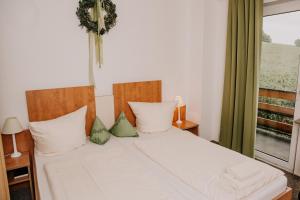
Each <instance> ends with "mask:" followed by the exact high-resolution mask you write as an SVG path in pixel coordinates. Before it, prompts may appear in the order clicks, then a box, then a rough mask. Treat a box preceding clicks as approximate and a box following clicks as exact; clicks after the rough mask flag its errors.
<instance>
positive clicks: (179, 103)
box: [175, 96, 185, 107]
mask: <svg viewBox="0 0 300 200" xmlns="http://www.w3.org/2000/svg"><path fill="white" fill-rule="evenodd" d="M175 101H177V106H179V107H181V106H184V105H185V103H184V102H183V99H182V97H181V96H176V97H175Z"/></svg>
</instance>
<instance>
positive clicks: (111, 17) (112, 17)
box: [76, 0, 117, 35]
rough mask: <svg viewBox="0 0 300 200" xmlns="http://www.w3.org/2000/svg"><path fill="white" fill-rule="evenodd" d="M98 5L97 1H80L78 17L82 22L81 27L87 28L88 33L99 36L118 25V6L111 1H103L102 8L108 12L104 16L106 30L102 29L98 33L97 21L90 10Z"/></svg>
mask: <svg viewBox="0 0 300 200" xmlns="http://www.w3.org/2000/svg"><path fill="white" fill-rule="evenodd" d="M96 4H97V0H80V1H79V7H78V8H77V11H76V15H77V17H78V19H79V21H80V26H81V27H85V28H86V30H87V32H90V31H92V32H94V33H97V34H98V35H104V34H105V33H108V32H109V30H110V29H111V28H113V27H114V26H115V25H116V21H117V14H116V5H115V4H114V3H112V2H111V0H101V5H102V8H103V9H104V10H105V12H106V15H105V16H104V24H105V29H101V30H100V31H99V32H98V23H97V21H93V20H92V18H91V16H90V13H89V10H90V9H92V8H95V7H96Z"/></svg>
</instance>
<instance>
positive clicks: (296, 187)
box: [286, 172, 300, 200]
mask: <svg viewBox="0 0 300 200" xmlns="http://www.w3.org/2000/svg"><path fill="white" fill-rule="evenodd" d="M286 177H287V179H288V186H289V187H291V188H293V200H300V199H298V194H299V192H300V177H297V176H294V175H292V174H290V173H287V172H286Z"/></svg>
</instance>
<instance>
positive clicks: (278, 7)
mask: <svg viewBox="0 0 300 200" xmlns="http://www.w3.org/2000/svg"><path fill="white" fill-rule="evenodd" d="M294 11H300V1H277V2H276V3H275V2H274V3H270V4H268V3H267V4H265V5H264V17H266V16H271V15H278V14H283V13H288V12H294ZM299 68H300V66H299ZM298 70H299V73H298V83H297V84H298V85H297V95H296V105H295V114H294V119H298V118H300V94H299V89H300V69H298ZM298 135H299V125H298V124H296V123H293V130H292V138H291V143H290V154H289V161H288V162H287V161H283V160H281V159H278V158H275V157H273V156H270V155H268V154H266V153H262V152H260V151H257V150H255V158H256V159H258V160H262V161H264V162H267V163H269V164H271V165H274V166H276V167H279V168H281V169H283V170H286V171H288V172H291V173H293V172H294V169H295V163H296V152H297V144H298V140H299V137H298ZM299 162H300V161H299ZM299 171H300V169H299Z"/></svg>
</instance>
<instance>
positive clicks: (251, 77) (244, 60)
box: [220, 0, 263, 157]
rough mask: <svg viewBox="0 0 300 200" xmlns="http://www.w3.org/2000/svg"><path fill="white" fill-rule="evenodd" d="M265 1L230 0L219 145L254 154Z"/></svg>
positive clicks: (246, 153)
mask: <svg viewBox="0 0 300 200" xmlns="http://www.w3.org/2000/svg"><path fill="white" fill-rule="evenodd" d="M262 20H263V0H229V8H228V25H227V46H226V64H225V80H224V92H223V106H222V118H221V132H220V144H221V145H223V146H225V147H227V148H230V149H232V150H235V151H237V152H240V153H242V154H244V155H247V156H249V157H253V155H254V142H255V128H256V114H257V93H258V81H257V78H258V69H259V64H260V50H261V35H262Z"/></svg>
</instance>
